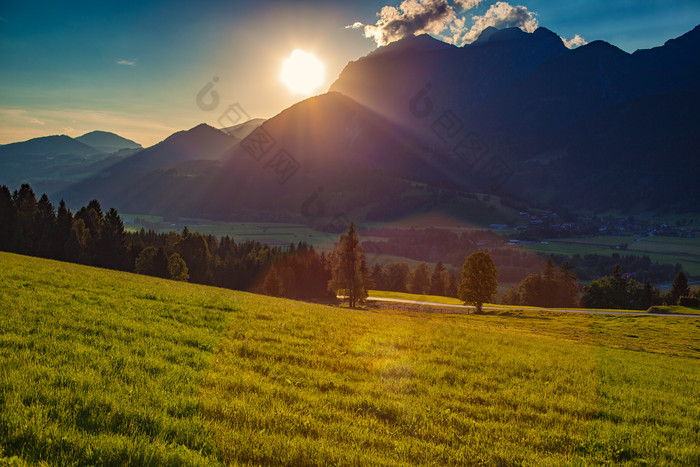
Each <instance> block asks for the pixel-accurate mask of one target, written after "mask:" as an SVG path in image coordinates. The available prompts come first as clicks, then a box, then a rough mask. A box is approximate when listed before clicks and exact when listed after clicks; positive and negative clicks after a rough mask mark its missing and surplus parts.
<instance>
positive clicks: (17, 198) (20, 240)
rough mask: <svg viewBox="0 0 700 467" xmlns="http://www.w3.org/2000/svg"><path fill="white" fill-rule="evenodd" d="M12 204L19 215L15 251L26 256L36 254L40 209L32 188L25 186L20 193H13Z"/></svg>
mask: <svg viewBox="0 0 700 467" xmlns="http://www.w3.org/2000/svg"><path fill="white" fill-rule="evenodd" d="M12 202H13V204H14V207H15V212H16V213H17V217H16V219H15V229H14V236H13V240H12V244H13V251H16V252H17V253H21V254H25V255H32V254H35V247H36V244H37V241H38V237H39V235H38V233H39V232H38V207H37V201H36V196H35V195H34V191H33V190H32V187H31V186H29V185H28V184H26V183H25V184H23V185H22V186H21V187H20V189H19V191H15V192H14V193H13V195H12Z"/></svg>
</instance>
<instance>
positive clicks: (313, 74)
mask: <svg viewBox="0 0 700 467" xmlns="http://www.w3.org/2000/svg"><path fill="white" fill-rule="evenodd" d="M280 79H281V80H282V82H283V83H284V84H285V86H287V88H288V89H289V91H290V92H292V93H294V94H304V95H310V94H311V93H313V92H314V91H315V90H316V89H318V88H319V86H321V85H322V84H323V82H324V80H325V79H326V67H325V66H324V64H323V62H321V61H320V60H319V59H318V58H316V56H315V55H314V54H312V53H309V52H305V51H303V50H300V49H296V50H294V51H293V52H292V54H291V55H290V56H289V57H288V58H286V59H285V60H284V62H282V70H281V71H280Z"/></svg>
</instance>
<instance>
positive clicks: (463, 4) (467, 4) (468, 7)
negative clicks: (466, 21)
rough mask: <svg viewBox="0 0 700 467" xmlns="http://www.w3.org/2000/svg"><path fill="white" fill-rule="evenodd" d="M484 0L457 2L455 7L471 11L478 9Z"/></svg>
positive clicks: (456, 0)
mask: <svg viewBox="0 0 700 467" xmlns="http://www.w3.org/2000/svg"><path fill="white" fill-rule="evenodd" d="M483 1H484V0H455V5H456V6H460V7H461V8H462V9H463V10H471V9H472V8H476V7H478V6H479V4H480V3H482V2H483Z"/></svg>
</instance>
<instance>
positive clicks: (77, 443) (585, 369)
mask: <svg viewBox="0 0 700 467" xmlns="http://www.w3.org/2000/svg"><path fill="white" fill-rule="evenodd" d="M0 264H1V265H2V268H0V349H1V353H0V388H1V389H0V459H2V458H3V456H5V460H7V459H9V458H12V457H13V456H17V458H18V459H19V460H20V462H28V463H36V462H41V461H48V462H50V463H56V464H68V465H70V464H79V465H85V464H149V465H163V464H168V465H173V464H182V465H209V464H267V465H270V464H272V465H285V464H286V465H319V464H341V465H349V464H352V465H417V464H439V465H465V464H466V465H470V464H489V465H492V464H497V465H512V464H538V465H562V464H588V463H610V462H617V463H629V464H641V463H649V464H670V465H697V464H698V463H699V462H700V448H699V447H698V446H699V445H700V439H699V438H700V435H699V433H700V422H699V420H700V401H698V393H697V387H698V385H699V384H700V362H699V360H698V358H699V357H700V346H699V345H698V342H699V341H700V339H699V337H700V318H673V317H667V316H599V315H570V314H567V315H560V314H556V313H552V312H545V311H537V310H500V311H496V312H490V313H488V314H485V315H483V316H474V315H440V314H419V313H408V312H394V311H390V310H389V311H387V310H382V311H372V310H352V309H347V308H337V307H329V306H323V305H313V304H304V303H299V302H294V301H290V300H280V299H274V298H269V297H262V296H256V295H252V294H246V293H240V292H232V291H225V290H220V289H215V288H209V287H201V286H193V285H189V284H182V283H174V282H169V281H163V280H159V279H155V278H149V277H141V276H135V275H130V274H122V273H116V272H112V271H103V270H98V269H93V268H86V267H82V266H77V265H70V264H63V263H57V262H52V261H46V260H39V259H33V258H26V257H21V256H16V255H9V254H3V253H0Z"/></svg>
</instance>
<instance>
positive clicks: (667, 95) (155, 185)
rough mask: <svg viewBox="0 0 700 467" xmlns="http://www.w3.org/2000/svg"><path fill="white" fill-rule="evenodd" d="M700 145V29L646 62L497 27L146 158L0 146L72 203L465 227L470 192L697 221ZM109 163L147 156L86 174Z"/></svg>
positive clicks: (349, 72)
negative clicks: (36, 169) (49, 178)
mask: <svg viewBox="0 0 700 467" xmlns="http://www.w3.org/2000/svg"><path fill="white" fill-rule="evenodd" d="M698 130H700V27H696V28H694V29H693V30H692V31H690V32H688V33H686V34H684V35H682V36H680V37H678V38H677V39H672V40H669V41H667V42H666V43H665V44H664V45H663V46H660V47H656V48H653V49H649V50H638V51H636V52H634V53H632V54H629V53H626V52H624V51H622V50H620V49H618V48H617V47H615V46H613V45H611V44H608V43H606V42H602V41H595V42H591V43H589V44H586V45H584V46H581V47H578V48H577V49H573V50H569V49H568V48H566V47H565V46H564V44H563V43H562V41H561V39H560V38H559V37H558V36H557V35H556V34H555V33H553V32H551V31H549V30H547V29H545V28H539V29H537V30H536V31H534V32H533V33H526V32H523V31H521V30H520V29H517V28H509V29H502V30H498V29H495V28H487V29H486V30H484V32H483V33H482V34H481V36H480V37H479V39H478V40H477V41H475V42H474V43H473V44H471V45H467V46H464V47H455V46H452V45H449V44H445V43H443V42H440V41H438V40H436V39H433V38H432V37H430V36H427V35H421V36H415V37H410V38H405V39H402V40H400V41H397V42H394V43H392V44H389V45H388V46H385V47H381V48H379V49H377V50H375V51H374V52H372V53H370V54H368V55H367V56H365V57H362V58H360V59H358V60H356V61H354V62H350V63H349V64H348V65H347V66H346V67H345V69H344V70H343V72H342V73H341V74H340V76H339V77H338V79H337V80H336V81H335V82H334V83H333V84H332V85H331V87H330V90H329V92H328V93H326V94H323V95H319V96H315V97H312V98H309V99H306V100H304V101H301V102H299V103H297V104H295V105H293V106H291V107H290V108H288V109H285V110H284V111H282V112H281V113H279V114H278V115H276V116H275V117H273V118H270V119H268V120H265V121H263V120H255V121H251V122H247V123H244V124H242V125H238V126H237V127H232V128H227V129H224V130H223V131H222V130H217V129H214V128H212V127H209V126H207V125H204V124H202V125H199V126H197V127H195V128H192V129H190V130H188V131H183V132H178V133H176V134H174V135H172V136H170V137H169V138H167V139H166V140H164V141H162V142H161V143H158V144H157V145H155V146H152V147H150V148H146V149H142V150H139V149H138V148H136V147H134V146H133V145H134V144H135V143H133V142H132V141H129V142H128V143H129V144H132V145H131V146H124V147H123V148H119V145H120V144H127V143H126V142H123V143H116V144H115V143H114V142H113V141H112V140H113V139H114V137H116V135H112V136H110V137H109V138H111V139H108V138H103V139H101V140H100V141H97V140H96V139H93V138H98V137H100V136H104V135H100V134H99V133H98V134H92V133H91V134H87V135H83V136H82V137H80V138H76V139H75V140H72V139H70V138H68V137H66V136H60V137H58V136H56V137H49V138H52V139H50V140H45V141H44V140H43V139H41V138H40V139H36V140H30V141H28V142H25V143H15V145H5V146H0V163H1V164H6V165H5V166H4V167H10V166H12V164H14V166H13V167H15V168H16V166H17V165H18V160H20V159H21V158H24V159H22V161H23V162H22V163H21V164H19V165H22V166H23V167H24V161H25V160H35V159H37V160H39V161H41V164H43V165H41V164H39V165H40V166H41V169H42V170H44V172H46V171H50V169H51V167H53V166H51V165H50V163H49V162H48V161H49V160H51V161H54V160H57V159H61V158H60V157H59V154H58V153H59V152H63V153H64V155H65V154H71V156H72V157H73V158H74V160H78V159H79V160H80V161H82V162H81V163H82V164H83V165H81V167H83V169H81V170H82V172H81V176H80V177H79V178H80V179H79V180H78V181H77V182H76V183H71V184H67V183H62V184H56V185H55V186H54V188H55V189H54V190H53V193H52V194H53V195H54V196H61V197H64V198H66V200H67V201H69V203H70V204H73V205H79V204H81V203H85V202H86V201H87V200H89V199H92V198H97V199H99V200H100V201H101V202H103V203H104V204H105V205H108V206H115V207H117V208H118V209H120V210H126V211H128V212H138V213H144V214H161V215H163V214H167V215H180V216H196V217H206V218H211V219H250V218H255V219H258V218H264V219H279V220H297V221H305V222H307V223H312V224H313V223H318V222H327V221H329V220H332V219H333V218H337V217H339V216H347V217H352V218H355V219H357V220H360V221H362V220H391V219H393V218H398V217H401V216H404V215H409V214H412V213H416V212H423V211H443V212H447V213H449V214H450V215H456V216H460V215H461V214H460V213H463V212H465V210H464V209H463V207H464V204H465V203H466V202H467V201H468V200H469V199H472V198H473V195H471V193H494V194H498V195H501V196H503V197H508V198H513V199H516V200H518V201H519V202H522V203H524V204H530V205H540V206H544V205H546V206H553V207H564V208H567V209H569V210H589V211H597V212H609V211H618V212H625V213H630V214H633V213H642V212H674V211H680V212H684V211H693V212H697V211H698V206H700V190H698V189H697V186H698V183H697V180H698V173H699V169H700V157H699V156H700V150H698V148H699V147H700V131H698ZM94 133H97V132H94ZM117 138H119V137H117ZM39 140H42V141H39ZM125 141H128V140H125ZM85 143H88V144H85ZM52 144H53V145H54V146H52ZM17 145H25V146H23V147H24V148H31V150H29V149H22V150H18V148H20V146H17ZM8 147H10V149H8ZM44 147H53V149H51V150H50V151H48V152H42V151H45V149H42V148H44ZM112 149H118V150H121V151H136V152H134V153H132V154H130V155H128V156H127V157H121V156H116V157H118V160H116V159H112V160H110V161H109V164H105V165H104V166H102V167H100V169H99V170H95V166H94V165H90V164H88V162H89V161H90V160H91V159H92V158H95V157H102V159H101V160H100V161H101V162H103V161H106V160H107V158H105V157H104V156H105V154H106V152H107V151H109V150H112ZM22 151H24V152H22ZM91 151H95V152H91ZM111 154H112V155H111V156H109V157H115V156H114V153H111ZM116 154H122V155H124V153H120V152H117V153H116ZM28 155H31V157H28ZM42 158H43V159H42ZM66 160H67V159H66ZM8 164H9V165H8ZM61 167H62V166H61ZM86 167H90V170H91V171H92V172H90V171H88V170H87V169H86ZM61 170H63V169H61ZM44 172H42V173H44ZM26 173H27V172H26V171H25V174H26ZM61 173H63V172H61ZM2 174H3V175H1V176H0V183H3V184H8V183H9V182H8V181H7V180H8V177H7V174H6V173H5V171H4V170H3V172H2ZM66 177H68V176H66ZM9 178H10V179H12V178H11V177H9ZM29 178H31V177H26V176H25V177H24V179H29ZM39 178H40V177H39ZM15 179H17V176H15ZM66 179H67V178H66ZM64 181H65V180H64Z"/></svg>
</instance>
